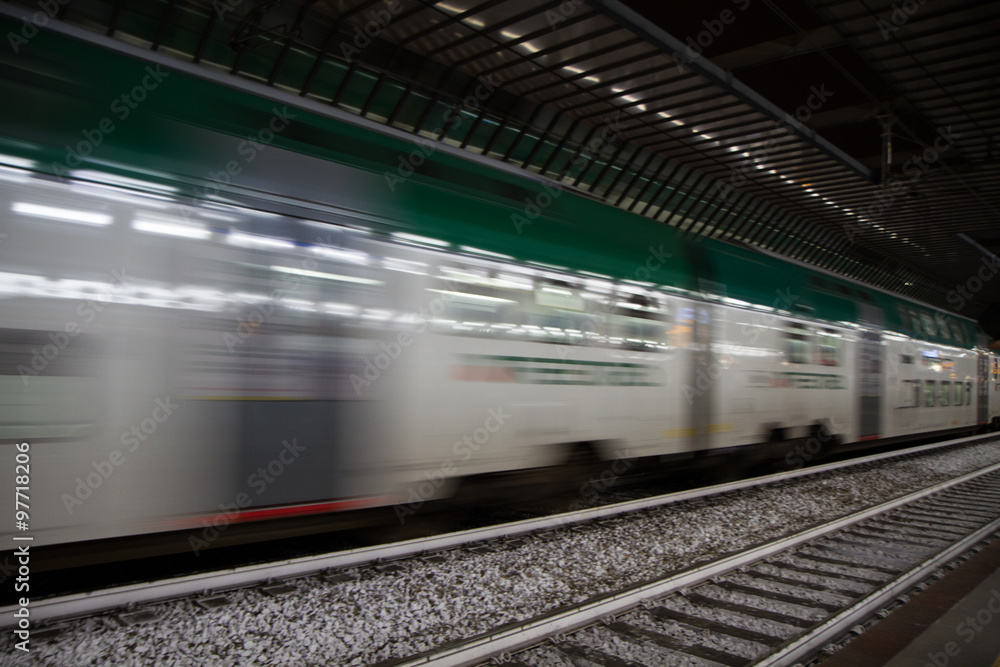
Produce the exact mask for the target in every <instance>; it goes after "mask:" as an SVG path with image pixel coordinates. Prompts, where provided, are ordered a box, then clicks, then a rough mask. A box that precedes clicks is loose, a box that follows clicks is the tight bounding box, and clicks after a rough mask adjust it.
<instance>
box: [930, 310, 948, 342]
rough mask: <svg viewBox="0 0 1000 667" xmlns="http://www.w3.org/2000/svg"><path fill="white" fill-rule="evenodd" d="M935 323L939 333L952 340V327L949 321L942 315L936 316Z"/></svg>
mask: <svg viewBox="0 0 1000 667" xmlns="http://www.w3.org/2000/svg"><path fill="white" fill-rule="evenodd" d="M934 324H935V326H936V327H937V330H938V334H939V335H940V336H941V337H942V338H944V339H945V340H951V327H950V326H948V321H947V320H946V319H944V317H942V316H941V315H935V316H934Z"/></svg>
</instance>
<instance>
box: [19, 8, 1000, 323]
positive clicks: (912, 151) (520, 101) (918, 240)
mask: <svg viewBox="0 0 1000 667" xmlns="http://www.w3.org/2000/svg"><path fill="white" fill-rule="evenodd" d="M13 4H15V5H20V6H22V7H24V8H26V9H32V10H34V9H37V8H36V7H35V6H34V3H32V2H30V1H28V0H17V1H16V2H15V3H13ZM60 7H61V8H60V10H59V12H60V13H59V17H58V18H59V19H61V20H63V21H66V22H68V23H71V24H75V25H78V26H84V27H86V28H88V29H90V30H93V31H94V32H95V33H103V34H106V35H109V36H112V37H114V38H117V39H121V40H124V41H126V42H129V43H131V44H133V45H140V46H143V47H145V48H149V49H152V50H158V51H162V52H164V53H168V54H170V55H173V56H176V57H178V58H181V59H183V60H187V61H193V62H196V63H200V64H202V65H204V66H205V67H208V68H211V69H213V70H215V71H224V72H228V73H229V74H232V75H234V76H242V77H246V78H250V79H253V80H256V81H259V82H261V83H264V84H267V85H271V86H275V87H278V88H281V89H283V90H286V91H291V92H294V93H296V94H299V95H302V96H304V97H308V98H311V99H315V100H319V101H322V102H325V103H327V104H330V105H332V106H335V107H338V108H340V109H343V110H346V111H348V112H351V113H355V114H358V115H362V116H365V117H368V118H370V119H373V120H376V121H378V122H382V123H385V124H388V125H391V126H394V127H397V128H400V129H403V130H406V131H408V132H412V133H416V134H420V135H422V136H425V137H431V138H434V139H439V140H442V141H446V142H447V143H450V144H452V145H454V146H459V147H461V148H464V149H466V150H469V151H471V152H473V153H476V154H479V155H485V156H487V157H490V158H493V159H496V160H500V161H503V162H506V163H508V164H511V165H514V166H515V167H519V168H522V169H525V170H527V171H530V172H532V173H534V174H538V175H541V176H543V177H547V178H552V179H554V180H557V181H560V182H562V183H563V184H564V186H566V187H572V188H576V189H578V190H580V191H582V192H584V193H586V194H587V195H588V196H591V197H594V198H597V199H600V200H603V201H606V202H607V203H609V204H611V205H614V206H619V207H621V208H625V209H628V210H631V211H634V212H636V213H638V214H641V215H645V216H647V217H650V218H654V219H657V220H660V221H662V222H663V223H664V224H669V225H672V226H674V227H676V228H678V229H679V230H681V231H682V232H683V233H684V234H687V235H690V236H691V237H692V238H697V237H698V236H699V235H704V236H712V237H716V238H721V239H725V240H729V241H732V242H735V243H740V244H745V245H749V246H753V247H756V248H759V249H761V250H763V251H765V252H771V253H776V254H779V255H783V256H787V257H789V258H793V259H796V260H799V261H803V262H806V263H809V264H813V265H815V266H818V267H821V268H825V269H827V270H830V271H833V272H836V273H839V274H842V275H845V276H848V277H852V278H855V279H858V280H860V281H862V282H865V283H868V284H871V285H875V286H878V287H882V288H884V289H887V290H890V291H893V292H896V293H899V294H903V295H906V296H910V297H913V298H916V299H920V300H922V301H925V302H928V303H931V304H934V305H937V306H940V307H943V308H946V309H949V310H952V311H954V312H958V313H960V314H963V315H967V316H971V317H978V316H979V315H980V314H981V313H982V311H983V310H984V308H985V307H986V306H987V305H988V304H990V303H994V302H997V301H1000V279H998V280H992V281H991V279H992V277H993V275H995V274H996V273H997V272H998V269H991V268H990V267H992V263H991V260H990V259H988V257H989V256H990V253H992V252H994V251H995V252H997V253H998V254H1000V181H998V177H1000V160H998V158H1000V145H994V144H995V143H996V139H995V135H996V134H997V133H998V131H1000V95H997V92H996V90H997V87H998V86H1000V37H998V35H1000V3H996V2H993V1H992V0H934V2H926V0H924V1H923V2H921V0H782V1H781V2H778V1H777V0H703V1H702V2H698V3H663V2H661V1H660V0H624V2H620V1H619V0H541V1H539V0H443V1H436V0H284V1H282V0H214V2H208V1H206V0H159V1H149V0H69V2H67V3H65V4H62V5H61V6H60ZM484 84H488V85H485V86H484ZM477 91H480V92H481V91H487V94H485V95H481V96H479V97H476V96H475V93H476V92H477ZM470 96H472V97H470ZM473 99H475V101H474V102H473V101H472V100H473ZM456 117H458V118H461V119H462V120H464V121H465V122H461V123H456V122H452V123H448V122H443V121H442V118H451V119H452V120H454V119H455V118H456ZM610 233H614V232H613V230H609V234H610ZM984 260H985V261H986V262H987V263H988V264H989V266H987V267H986V269H983V268H981V267H984V266H986V265H985V264H984V263H983V262H984ZM977 274H978V275H977ZM987 274H988V275H987ZM984 276H986V277H985V279H984Z"/></svg>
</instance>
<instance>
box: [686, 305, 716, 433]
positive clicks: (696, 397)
mask: <svg viewBox="0 0 1000 667" xmlns="http://www.w3.org/2000/svg"><path fill="white" fill-rule="evenodd" d="M693 311H694V312H693V315H694V317H693V320H694V321H693V324H694V331H693V341H694V344H693V345H692V346H691V352H692V354H693V359H692V361H693V363H692V364H691V373H692V375H691V386H692V387H696V388H701V387H703V386H705V385H707V389H705V390H700V391H695V392H693V394H692V396H691V399H690V400H691V412H690V414H691V429H692V431H693V433H694V437H692V438H691V442H692V444H693V448H694V449H695V450H696V451H704V450H706V449H708V448H709V447H711V446H712V442H711V436H710V435H709V433H710V430H711V429H710V426H711V423H712V396H713V394H715V392H716V391H718V389H717V388H715V387H714V386H713V385H714V382H713V380H712V379H713V378H715V377H716V375H717V371H716V369H715V367H714V365H713V359H712V339H713V336H712V324H713V313H712V307H711V306H710V305H709V304H707V303H700V302H699V303H696V304H694V306H693Z"/></svg>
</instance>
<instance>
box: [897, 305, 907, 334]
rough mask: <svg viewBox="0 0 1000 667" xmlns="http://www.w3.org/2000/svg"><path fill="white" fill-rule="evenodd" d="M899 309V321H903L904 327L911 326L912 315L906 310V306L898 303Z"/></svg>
mask: <svg viewBox="0 0 1000 667" xmlns="http://www.w3.org/2000/svg"><path fill="white" fill-rule="evenodd" d="M897 308H898V309H899V321H900V322H901V323H902V325H903V328H904V329H909V328H910V315H909V314H908V313H907V312H906V308H903V306H902V305H898V306H897Z"/></svg>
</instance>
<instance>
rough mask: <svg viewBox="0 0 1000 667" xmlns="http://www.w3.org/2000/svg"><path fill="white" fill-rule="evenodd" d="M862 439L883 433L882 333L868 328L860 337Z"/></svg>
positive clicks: (859, 432)
mask: <svg viewBox="0 0 1000 667" xmlns="http://www.w3.org/2000/svg"><path fill="white" fill-rule="evenodd" d="M858 394H859V396H860V398H859V401H860V404H859V405H858V415H859V425H858V439H859V440H873V439H875V438H877V437H879V435H880V434H881V428H880V427H881V415H882V334H880V333H879V332H878V331H873V330H865V331H862V332H861V338H860V340H858Z"/></svg>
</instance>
